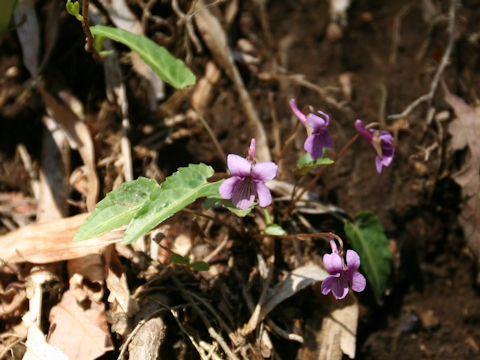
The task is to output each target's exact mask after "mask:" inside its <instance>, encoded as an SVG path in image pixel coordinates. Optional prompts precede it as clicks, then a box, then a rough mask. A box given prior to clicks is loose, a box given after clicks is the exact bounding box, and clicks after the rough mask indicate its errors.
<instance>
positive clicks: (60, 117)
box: [39, 88, 99, 211]
mask: <svg viewBox="0 0 480 360" xmlns="http://www.w3.org/2000/svg"><path fill="white" fill-rule="evenodd" d="M39 91H40V94H41V95H42V98H43V101H44V102H45V105H46V107H47V110H48V111H49V113H50V114H51V116H52V118H53V119H55V120H56V121H57V122H58V123H59V124H60V126H61V127H62V129H63V130H64V131H65V133H66V135H67V136H68V137H69V139H71V140H72V141H73V142H74V144H75V146H76V148H77V150H78V152H79V154H80V157H81V158H82V161H83V163H84V164H85V166H86V167H87V179H88V196H87V209H88V210H89V211H93V209H95V205H96V203H97V197H98V193H99V181H98V176H97V170H96V163H95V149H94V146H93V141H92V137H91V135H90V131H89V130H88V127H87V125H86V124H85V123H84V122H83V121H81V120H80V119H79V118H77V116H76V115H75V113H74V112H73V111H72V110H71V109H70V108H69V107H68V106H65V105H63V104H61V103H60V102H58V101H57V100H56V99H55V98H54V97H53V96H51V95H50V94H49V93H48V92H47V91H45V90H44V89H42V88H39Z"/></svg>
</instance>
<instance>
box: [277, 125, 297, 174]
mask: <svg viewBox="0 0 480 360" xmlns="http://www.w3.org/2000/svg"><path fill="white" fill-rule="evenodd" d="M298 124H300V121H297V122H296V123H295V126H294V127H293V130H292V131H291V132H290V134H289V135H288V138H287V141H285V145H283V148H282V151H281V152H280V155H278V159H277V164H278V166H279V167H280V162H281V161H282V159H283V157H284V156H285V152H286V151H287V148H288V145H290V143H291V142H292V140H293V139H294V137H295V133H296V132H297V129H298Z"/></svg>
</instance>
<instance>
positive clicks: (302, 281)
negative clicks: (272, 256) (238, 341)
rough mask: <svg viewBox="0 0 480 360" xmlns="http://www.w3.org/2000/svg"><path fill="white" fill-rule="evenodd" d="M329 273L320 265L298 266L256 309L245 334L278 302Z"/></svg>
mask: <svg viewBox="0 0 480 360" xmlns="http://www.w3.org/2000/svg"><path fill="white" fill-rule="evenodd" d="M327 276H328V273H327V272H326V271H325V269H323V268H321V267H320V266H318V265H315V264H310V265H305V266H302V267H299V268H296V269H295V270H293V271H292V272H291V273H289V274H288V276H287V277H286V278H285V280H282V281H281V282H279V283H278V284H277V285H275V287H274V288H273V289H272V291H271V293H270V294H269V296H267V297H266V298H265V301H264V302H263V304H262V306H260V307H258V306H257V308H256V309H255V311H254V313H253V314H252V316H251V317H250V320H249V321H248V323H247V325H245V326H244V328H243V329H242V333H243V334H249V333H251V332H252V331H253V330H255V328H256V327H257V325H258V324H259V323H260V322H261V321H262V320H263V319H264V318H265V316H267V315H268V313H270V311H272V310H273V309H274V308H275V307H276V306H277V305H278V304H280V303H281V302H283V301H284V300H286V299H288V298H289V297H291V296H293V295H295V294H296V293H297V292H299V291H300V290H302V289H304V288H306V287H307V286H310V285H312V284H315V283H317V282H319V281H323V280H325V278H326V277H327Z"/></svg>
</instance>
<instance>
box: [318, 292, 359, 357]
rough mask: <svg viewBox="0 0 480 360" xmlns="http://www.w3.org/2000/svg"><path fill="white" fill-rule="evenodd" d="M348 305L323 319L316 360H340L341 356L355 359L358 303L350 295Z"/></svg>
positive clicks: (333, 311)
mask: <svg viewBox="0 0 480 360" xmlns="http://www.w3.org/2000/svg"><path fill="white" fill-rule="evenodd" d="M347 301H349V304H348V305H346V306H343V307H338V308H336V309H334V310H332V312H331V313H330V314H329V315H328V316H326V317H324V318H323V321H322V330H321V332H320V334H319V335H320V336H319V338H318V343H319V344H320V353H319V356H318V360H335V359H338V360H340V359H342V358H343V354H345V355H347V356H348V357H349V358H350V359H354V358H355V348H356V341H357V337H356V335H357V325H358V303H357V301H356V300H355V299H354V297H353V296H352V295H351V294H350V296H349V299H347Z"/></svg>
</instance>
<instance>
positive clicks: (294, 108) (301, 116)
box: [290, 99, 307, 126]
mask: <svg viewBox="0 0 480 360" xmlns="http://www.w3.org/2000/svg"><path fill="white" fill-rule="evenodd" d="M290 109H292V111H293V113H294V114H295V116H296V117H297V119H298V120H300V122H301V123H302V124H303V125H304V126H305V125H306V123H307V116H306V115H305V114H304V113H303V112H301V111H300V110H299V109H298V107H297V104H296V102H295V99H291V100H290Z"/></svg>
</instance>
